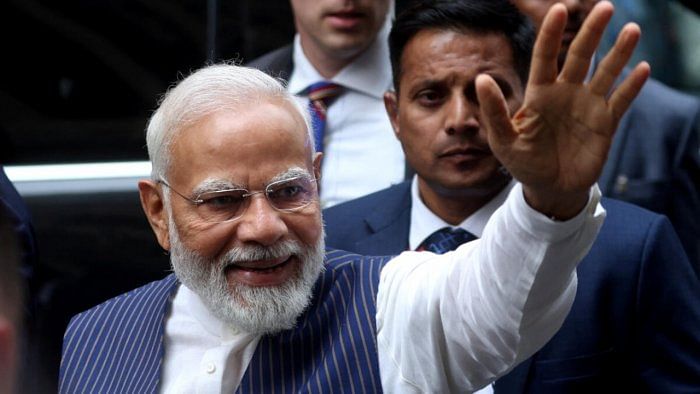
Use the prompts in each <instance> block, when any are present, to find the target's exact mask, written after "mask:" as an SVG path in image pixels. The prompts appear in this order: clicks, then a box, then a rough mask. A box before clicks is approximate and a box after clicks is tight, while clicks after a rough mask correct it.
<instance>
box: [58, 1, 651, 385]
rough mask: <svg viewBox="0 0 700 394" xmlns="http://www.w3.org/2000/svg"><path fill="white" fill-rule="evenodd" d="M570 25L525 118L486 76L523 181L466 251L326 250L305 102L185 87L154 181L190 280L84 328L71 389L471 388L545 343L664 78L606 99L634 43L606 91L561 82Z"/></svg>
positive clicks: (226, 79)
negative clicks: (636, 116)
mask: <svg viewBox="0 0 700 394" xmlns="http://www.w3.org/2000/svg"><path fill="white" fill-rule="evenodd" d="M489 3H494V0H489ZM499 4H500V5H502V6H505V7H507V9H508V10H510V12H511V14H514V15H515V16H517V17H520V18H521V19H522V18H524V17H523V16H522V15H520V14H518V12H517V11H516V10H515V9H514V8H513V7H512V5H511V4H510V3H508V2H507V0H501V1H500V2H499ZM611 13H612V7H611V5H610V4H609V3H604V4H601V5H600V6H599V7H598V8H597V10H594V11H593V12H592V13H591V16H590V17H589V19H587V20H586V25H587V26H588V28H589V29H588V31H587V34H583V35H581V37H579V39H577V41H576V42H577V43H578V46H579V47H580V49H581V56H582V57H583V58H588V59H590V56H592V54H593V53H592V50H589V49H588V48H594V47H595V46H596V44H597V42H598V41H599V39H600V36H601V32H602V29H603V27H604V26H605V23H606V21H607V19H608V18H609V16H610V14H611ZM565 19H566V10H565V9H564V8H563V7H561V6H554V7H552V10H551V12H550V14H549V16H548V17H547V21H545V27H548V28H547V29H546V30H547V31H549V32H550V34H544V35H543V36H542V38H541V40H539V41H538V43H537V45H536V46H535V48H534V53H536V54H537V55H538V56H533V59H534V60H533V67H532V73H531V75H532V77H531V80H532V81H535V82H532V83H530V84H529V85H528V87H527V89H526V91H527V92H528V94H527V96H526V98H525V101H524V104H523V106H524V108H527V110H524V111H523V112H521V113H519V114H518V115H516V116H515V117H514V119H511V117H510V116H509V113H508V104H507V102H506V100H504V99H503V93H502V89H506V90H505V94H506V95H507V96H508V97H510V92H511V91H510V90H507V86H506V85H504V84H502V83H501V82H502V81H501V76H499V75H495V76H494V77H490V76H488V75H481V76H480V78H479V79H478V83H477V84H476V86H475V89H474V93H475V94H476V95H477V96H478V98H479V102H480V103H481V108H482V115H481V116H482V119H485V120H488V121H489V122H488V125H489V128H488V134H489V136H490V144H489V146H490V147H491V149H493V152H494V155H496V156H497V157H499V158H501V159H502V160H504V161H506V163H505V164H504V165H505V166H506V168H507V169H508V171H510V172H511V173H512V174H513V176H514V177H516V178H518V179H521V178H522V179H521V180H522V183H521V184H519V185H517V186H516V187H515V189H514V192H513V193H511V195H510V196H509V198H508V199H507V201H506V203H505V204H504V208H503V209H502V210H501V211H500V215H494V216H493V218H492V219H491V220H490V221H489V225H490V226H489V227H488V228H487V230H486V231H485V233H484V234H483V237H482V239H481V240H479V241H477V242H473V243H471V244H470V245H468V246H467V247H463V248H460V249H459V250H457V251H455V252H454V253H451V254H449V255H435V254H431V253H412V252H411V253H404V254H402V255H401V256H397V257H395V258H393V259H389V258H386V257H372V256H360V255H355V254H349V253H347V252H342V251H337V250H329V251H324V247H323V245H324V235H323V221H322V217H321V209H320V205H319V201H318V192H317V190H318V188H317V185H318V183H317V179H318V178H319V176H320V171H319V167H320V166H319V164H320V160H321V157H322V155H321V154H320V153H315V152H314V143H313V142H314V141H313V138H312V136H311V133H310V129H309V122H308V120H307V119H306V117H305V115H304V114H305V111H304V109H303V107H301V106H300V105H299V103H298V102H297V101H296V99H295V98H293V97H292V96H291V95H290V94H289V92H287V91H285V89H284V87H283V86H282V85H280V84H279V82H278V81H276V80H274V79H273V78H270V77H269V76H267V75H265V74H264V73H262V72H260V71H257V70H254V69H250V68H245V67H237V66H234V65H226V64H222V65H213V66H209V67H206V68H204V69H202V70H199V71H197V72H195V73H193V74H192V75H190V76H189V77H187V78H186V79H184V80H183V81H182V82H180V83H179V84H178V85H177V86H175V87H173V88H172V89H171V90H170V91H169V92H168V93H167V94H166V96H165V97H164V99H163V100H162V102H161V104H160V107H159V108H158V110H157V111H156V112H155V113H154V114H153V116H152V118H151V120H150V122H149V125H148V131H147V136H146V139H147V145H148V151H149V157H150V159H151V163H152V166H153V169H152V178H151V179H149V180H142V181H140V182H139V192H140V197H141V202H142V206H143V208H144V212H145V213H146V216H147V218H148V220H149V223H150V225H151V227H152V229H153V231H154V233H155V235H156V238H157V240H158V242H159V244H160V245H161V246H162V247H163V248H164V249H166V250H169V252H170V256H171V263H172V265H173V270H174V271H175V273H174V274H172V275H169V276H167V277H166V278H165V279H163V280H161V281H157V282H152V283H150V284H148V285H146V286H144V287H142V288H140V289H137V290H135V291H132V292H129V293H127V294H125V295H122V296H120V297H117V298H114V299H112V300H109V301H107V302H105V303H104V304H102V305H99V306H97V307H95V308H92V309H91V310H89V311H86V312H84V313H82V314H80V315H78V316H76V317H75V318H74V319H73V320H72V321H71V324H70V325H69V327H68V330H67V332H66V335H65V339H64V348H63V357H62V362H61V373H60V388H59V390H60V392H65V393H70V392H138V393H143V392H155V391H160V392H198V391H201V392H234V391H237V392H245V393H249V392H250V393H253V392H255V393H257V392H272V391H275V392H278V393H291V392H295V393H296V392H324V393H332V392H337V391H345V390H348V389H349V390H348V391H356V392H360V391H362V392H380V391H386V392H409V391H413V392H429V391H437V392H466V391H474V390H475V389H478V388H479V387H482V386H483V385H485V384H486V383H487V382H489V381H492V380H493V379H495V378H496V377H497V376H499V375H500V374H503V373H505V372H507V371H508V370H509V369H510V368H511V367H512V366H513V365H515V364H517V363H518V361H520V360H522V359H525V358H527V357H528V356H529V355H530V354H532V353H534V351H535V350H536V349H537V348H538V347H539V346H541V345H542V344H544V342H546V341H547V340H548V339H549V338H550V337H551V335H553V334H554V332H555V331H556V329H557V328H558V327H559V325H560V323H561V322H562V321H563V320H564V318H565V315H566V312H568V309H569V307H570V306H571V304H572V303H573V298H574V295H575V292H576V275H575V266H576V263H577V262H578V261H579V260H580V258H582V257H583V256H584V255H585V253H586V252H587V251H588V249H589V247H590V245H591V244H592V243H593V240H594V238H595V235H596V234H597V230H598V229H599V226H600V225H601V223H602V219H603V216H604V210H603V209H602V207H600V206H599V205H598V204H597V203H596V202H597V200H598V198H599V196H600V193H599V192H598V190H597V188H595V187H594V184H595V180H596V179H597V178H598V176H599V173H600V171H601V169H602V167H603V163H604V157H605V153H606V151H607V149H608V148H609V146H610V143H611V140H612V133H613V131H614V130H615V127H616V125H617V122H618V121H619V118H620V116H621V115H622V114H623V113H624V112H625V110H626V108H627V107H628V106H629V101H628V100H629V98H633V97H635V96H636V94H637V92H638V91H639V89H641V87H642V85H643V84H644V81H645V80H646V78H647V77H648V75H649V68H648V65H645V64H642V65H640V66H638V67H637V68H635V71H634V72H633V73H632V74H631V76H630V77H629V78H628V79H626V80H625V82H624V83H622V84H621V85H620V86H619V87H617V88H616V89H615V90H614V91H613V92H612V93H611V95H610V96H608V95H607V92H608V90H609V89H610V88H611V87H612V86H611V82H612V81H613V80H614V79H615V77H617V74H618V73H619V71H620V68H618V67H615V65H616V64H624V63H625V62H626V61H627V59H629V54H630V53H631V51H632V48H633V47H634V44H635V42H634V41H635V40H628V41H626V42H622V43H620V44H619V45H617V46H615V47H614V48H613V49H612V50H611V52H610V57H609V58H608V61H609V63H610V67H608V68H606V69H602V70H601V71H599V72H597V73H596V76H595V80H597V81H598V82H599V84H600V85H599V86H598V88H599V89H598V90H595V91H593V90H591V89H589V88H588V87H587V86H585V85H583V83H582V78H579V77H578V76H579V75H580V74H581V71H582V70H585V68H586V67H587V64H586V63H580V62H576V61H572V62H571V63H567V65H568V69H569V70H570V71H571V73H570V75H566V76H564V77H563V78H562V79H557V78H556V74H555V73H551V72H550V71H551V70H552V69H556V52H557V51H556V50H553V49H556V48H557V46H558V42H559V40H560V36H561V34H562V32H563V28H564V24H565ZM543 30H545V28H543ZM530 32H531V31H530ZM625 34H627V35H629V36H630V37H632V38H634V37H638V36H639V28H638V27H636V26H630V28H629V29H627V30H626V31H625ZM509 80H510V79H509ZM499 86H502V88H501V87H499ZM531 90H532V91H531ZM574 102H575V103H576V104H577V106H576V109H579V108H582V107H583V112H582V113H579V114H576V115H575V116H574V114H575V111H574V106H573V103H574ZM457 110H458V109H457ZM457 112H458V113H461V111H459V110H458V111H457ZM591 115H595V116H591ZM540 118H545V119H547V120H548V121H547V122H540V123H537V122H536V121H537V120H538V119H540ZM552 139H556V140H557V141H558V142H559V143H558V144H556V145H554V144H551V143H549V141H551V140H552ZM578 152H585V153H584V154H583V155H579V153H578ZM533 161H535V162H539V163H540V164H541V166H539V167H537V168H535V169H533V167H532V164H531V163H532V162H533ZM552 169H556V171H555V172H553V171H552ZM503 234H506V235H503ZM503 241H506V242H503ZM472 267H480V268H482V269H481V270H474V269H472ZM495 283H499V284H500V285H498V286H495V285H494V284H495ZM474 317H477V318H476V319H475V318H474ZM419 336H420V337H422V338H424V337H426V336H427V337H428V338H429V339H428V340H425V341H416V340H415V338H416V337H419ZM445 344H447V345H448V346H444V345H445Z"/></svg>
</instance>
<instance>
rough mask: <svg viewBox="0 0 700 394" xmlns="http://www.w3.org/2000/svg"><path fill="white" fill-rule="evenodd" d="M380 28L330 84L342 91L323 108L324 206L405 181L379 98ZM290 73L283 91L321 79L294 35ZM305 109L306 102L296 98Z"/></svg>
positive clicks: (383, 63)
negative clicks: (292, 61) (369, 44)
mask: <svg viewBox="0 0 700 394" xmlns="http://www.w3.org/2000/svg"><path fill="white" fill-rule="evenodd" d="M389 26H390V24H385V25H384V27H383V28H382V30H381V31H380V32H379V34H378V35H377V38H376V39H375V41H374V43H373V44H372V45H371V46H370V47H369V48H368V49H367V50H366V51H365V52H363V53H362V54H361V55H360V56H359V57H358V58H357V59H355V60H354V61H353V62H352V63H350V64H349V65H347V66H346V67H345V68H343V69H342V70H341V71H340V72H339V73H338V74H337V75H335V76H334V77H333V78H331V79H330V81H332V82H334V83H336V84H339V85H342V86H343V87H344V88H345V90H344V92H343V93H342V94H341V95H340V96H339V97H338V98H337V99H336V100H335V101H334V102H333V103H332V104H331V105H330V106H329V107H328V111H327V116H326V129H325V138H324V157H323V163H322V167H321V174H322V176H321V190H320V191H321V203H322V206H323V207H324V208H326V207H329V206H331V205H335V204H338V203H341V202H343V201H347V200H351V199H353V198H356V197H360V196H363V195H365V194H368V193H371V192H374V191H377V190H380V189H384V188H386V187H389V186H391V185H392V184H395V183H399V182H401V181H402V180H403V179H404V173H405V160H404V155H403V150H402V149H401V144H400V143H399V141H398V140H397V139H396V137H395V136H394V131H393V129H392V128H391V123H390V122H389V117H388V115H387V114H386V110H385V109H384V101H383V95H384V92H386V91H387V90H390V89H392V86H393V85H392V81H391V64H390V62H389V48H388V46H389V44H388V43H387V36H388V33H389ZM293 56H294V70H292V75H291V76H290V78H289V84H288V86H287V89H288V90H289V91H290V92H291V93H294V94H297V95H298V94H301V93H302V92H303V91H304V90H305V89H306V88H307V87H308V86H309V85H311V84H312V83H315V82H319V81H323V80H326V79H325V78H323V77H322V76H321V75H320V74H319V73H318V71H316V69H315V68H314V67H313V66H312V65H311V63H310V62H309V60H308V59H307V58H306V56H305V55H304V51H303V50H302V48H301V44H300V40H299V35H298V34H297V35H296V36H295V37H294V54H293ZM299 100H300V102H301V103H302V105H303V106H304V107H305V108H306V107H307V106H308V98H306V97H300V98H299Z"/></svg>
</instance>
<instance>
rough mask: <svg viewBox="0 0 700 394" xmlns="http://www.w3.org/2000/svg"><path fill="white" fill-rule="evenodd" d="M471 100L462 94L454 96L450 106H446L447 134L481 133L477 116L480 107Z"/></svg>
mask: <svg viewBox="0 0 700 394" xmlns="http://www.w3.org/2000/svg"><path fill="white" fill-rule="evenodd" d="M472 101H473V100H469V99H468V98H467V97H466V96H465V95H464V94H462V93H461V92H460V93H459V94H452V95H451V96H450V98H449V103H448V105H446V106H445V109H446V111H447V113H446V114H445V132H447V134H450V135H453V134H464V133H469V132H478V131H479V121H478V120H477V118H476V114H477V112H478V111H479V108H478V105H477V104H476V103H475V102H472Z"/></svg>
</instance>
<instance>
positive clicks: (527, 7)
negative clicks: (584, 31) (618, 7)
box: [512, 0, 599, 67]
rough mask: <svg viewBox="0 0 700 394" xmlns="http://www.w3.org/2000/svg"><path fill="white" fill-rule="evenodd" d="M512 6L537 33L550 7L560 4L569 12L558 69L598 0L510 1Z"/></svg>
mask: <svg viewBox="0 0 700 394" xmlns="http://www.w3.org/2000/svg"><path fill="white" fill-rule="evenodd" d="M512 1H513V4H515V6H516V7H518V9H519V10H520V12H522V13H523V14H525V15H527V16H528V17H529V18H530V20H532V23H533V24H534V25H535V28H536V29H537V31H539V29H540V26H542V22H543V21H544V16H545V15H547V11H548V10H549V8H550V7H551V6H553V5H554V4H556V3H562V4H564V5H565V6H566V9H567V11H568V12H569V21H568V23H567V24H566V30H565V31H564V36H563V38H562V47H561V52H560V53H559V67H561V66H562V65H563V64H564V59H566V53H567V52H568V51H569V47H570V46H571V42H572V41H573V40H574V37H575V36H576V33H578V31H579V30H580V29H581V25H583V21H584V20H585V19H586V17H587V16H588V14H589V13H590V12H591V10H592V9H593V6H594V5H595V4H596V3H597V2H598V1H599V0H564V1H561V0H512Z"/></svg>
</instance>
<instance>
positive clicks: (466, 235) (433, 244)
mask: <svg viewBox="0 0 700 394" xmlns="http://www.w3.org/2000/svg"><path fill="white" fill-rule="evenodd" d="M475 239H476V237H475V236H474V234H472V233H470V232H468V231H466V230H464V229H461V228H456V229H452V228H450V227H444V228H441V229H440V230H437V231H436V232H434V233H432V234H430V235H429V236H428V237H427V238H426V239H425V240H424V241H423V242H422V243H421V244H420V246H418V248H417V249H416V250H419V251H420V250H427V251H430V252H433V253H437V254H443V253H446V252H449V251H450V250H455V249H457V247H458V246H459V245H461V244H463V243H467V242H469V241H473V240H475Z"/></svg>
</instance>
